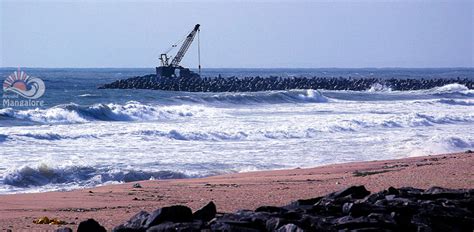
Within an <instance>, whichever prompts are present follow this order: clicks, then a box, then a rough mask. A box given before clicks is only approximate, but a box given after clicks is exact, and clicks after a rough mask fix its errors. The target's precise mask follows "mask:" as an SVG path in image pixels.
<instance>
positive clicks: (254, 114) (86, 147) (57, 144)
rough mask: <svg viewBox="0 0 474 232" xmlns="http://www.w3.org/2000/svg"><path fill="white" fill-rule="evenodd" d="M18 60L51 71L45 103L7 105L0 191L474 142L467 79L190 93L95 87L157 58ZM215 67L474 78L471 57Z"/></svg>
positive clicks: (473, 103)
mask: <svg viewBox="0 0 474 232" xmlns="http://www.w3.org/2000/svg"><path fill="white" fill-rule="evenodd" d="M15 70H16V69H14V68H1V69H0V74H1V75H0V77H1V80H2V81H3V80H5V78H7V77H8V75H10V74H11V73H12V72H14V71H15ZM22 70H23V71H25V72H26V73H27V74H28V75H30V76H34V77H38V78H40V79H42V80H43V81H44V84H45V87H46V90H45V93H44V95H43V96H42V97H41V98H40V99H38V100H41V101H43V103H44V104H43V105H42V106H26V107H25V106H13V107H8V106H5V105H0V107H1V108H0V194H11V193H22V192H44V191H54V190H60V191H63V190H71V189H77V188H85V187H93V186H98V185H105V184H114V183H123V182H130V181H137V180H148V179H167V178H193V177H202V176H209V175H217V174H224V173H235V172H247V171H257V170H272V169H286V168H297V167H301V168H304V167H314V166H320V165H325V164H334V163H343V162H352V161H368V160H381V159H394V158H404V157H410V156H419V155H428V154H439V153H446V152H458V151H465V150H468V149H471V150H473V149H474V132H473V131H474V90H469V89H468V88H467V87H466V86H463V85H461V84H450V85H446V86H440V87H437V88H433V89H429V90H418V91H392V90H390V88H389V87H387V86H373V87H372V88H369V89H367V90H365V91H328V90H324V89H321V90H288V91H266V92H250V93H249V92H247V93H188V92H167V91H159V90H133V89H98V86H100V85H103V84H105V83H110V82H112V81H115V80H118V79H125V78H129V77H133V76H139V75H146V74H150V73H153V72H154V70H153V69H133V68H129V69H120V68H110V69H35V68H28V69H22ZM219 74H221V75H222V76H223V77H226V76H237V77H245V76H257V75H258V76H262V77H267V76H284V77H293V76H306V77H311V76H318V77H346V78H348V77H351V78H364V77H377V78H425V79H429V78H457V77H460V78H469V79H474V69H472V68H450V69H397V68H390V69H373V68H367V69H331V68H327V69H207V70H204V71H203V76H217V75H219ZM3 100H5V96H4V98H3ZM3 103H4V102H3Z"/></svg>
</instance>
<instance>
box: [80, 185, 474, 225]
mask: <svg viewBox="0 0 474 232" xmlns="http://www.w3.org/2000/svg"><path fill="white" fill-rule="evenodd" d="M91 220H92V219H89V220H88V221H85V222H81V224H80V225H79V230H80V231H85V230H83V229H85V228H88V229H89V228H100V225H98V224H97V222H95V221H93V220H92V221H91ZM102 228H103V227H102ZM473 230H474V189H471V190H465V189H446V188H440V187H432V188H430V189H427V190H423V189H416V188H410V187H404V188H393V187H390V188H388V189H387V190H384V191H381V192H378V193H373V194H370V192H369V191H367V190H366V189H365V187H364V186H352V187H349V188H346V189H343V190H341V191H338V192H334V193H331V194H328V195H326V196H322V197H315V198H311V199H302V200H296V201H294V202H292V203H290V204H288V205H286V206H282V207H277V206H261V207H258V208H257V209H256V210H254V211H253V210H239V211H237V212H235V213H224V214H217V210H216V205H215V204H214V203H213V202H209V203H208V204H207V205H205V206H204V207H202V208H201V209H199V210H197V211H196V212H194V214H193V213H192V212H191V209H189V208H188V207H186V206H181V205H176V206H170V207H163V208H160V209H157V210H155V211H154V212H152V213H147V212H145V211H141V212H139V213H137V214H136V215H135V216H133V217H132V218H130V220H128V221H127V222H125V223H124V224H122V225H119V226H117V227H116V228H114V230H113V231H116V232H118V231H248V232H253V231H279V232H290V231H291V232H300V231H473ZM89 231H99V230H89Z"/></svg>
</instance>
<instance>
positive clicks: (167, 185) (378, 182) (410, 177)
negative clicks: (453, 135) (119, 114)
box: [0, 152, 474, 231]
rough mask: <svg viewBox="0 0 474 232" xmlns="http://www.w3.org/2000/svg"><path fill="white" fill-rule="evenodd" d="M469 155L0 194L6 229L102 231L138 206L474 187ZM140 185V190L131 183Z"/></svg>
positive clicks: (245, 205) (234, 204)
mask: <svg viewBox="0 0 474 232" xmlns="http://www.w3.org/2000/svg"><path fill="white" fill-rule="evenodd" d="M473 173H474V153H467V152H465V153H452V154H441V155H431V156H420V157H411V158H402V159H394V160H380V161H366V162H351V163H342V164H332V165H325V166H320V167H315V168H304V169H286V170H275V171H257V172H246V173H236V174H225V175H218V176H211V177H205V178H195V179H194V178H193V179H173V180H147V181H138V182H129V183H124V184H118V185H107V186H101V187H94V188H88V189H79V190H72V191H67V192H44V193H20V194H11V195H10V194H9V195H0V228H1V229H2V231H3V230H7V229H10V230H13V231H17V230H55V229H57V228H59V226H57V225H37V224H33V222H32V221H33V220H34V219H38V218H40V217H43V216H47V217H50V218H58V219H60V220H62V221H66V222H68V223H75V224H69V225H66V226H68V227H71V228H73V229H75V228H76V227H77V224H78V223H79V222H81V221H83V220H86V219H88V218H94V219H96V220H97V221H98V222H99V223H100V224H101V225H104V226H105V227H106V228H107V229H111V228H113V227H114V226H116V225H118V224H121V223H123V222H125V221H126V220H128V219H129V218H130V217H131V216H133V215H134V214H136V213H137V212H138V211H140V210H146V211H153V210H154V209H156V208H159V207H164V206H169V205H176V204H182V205H186V206H189V207H190V208H192V209H193V210H196V209H198V208H200V207H201V206H203V205H205V204H206V203H207V202H209V201H214V202H215V203H216V205H217V206H218V209H217V210H218V212H234V211H236V210H238V209H255V208H257V207H259V206H262V205H273V206H281V205H285V204H288V203H289V202H291V201H293V200H296V199H304V198H312V197H317V196H322V195H325V194H328V193H330V192H334V191H337V190H340V189H343V188H345V187H348V186H351V185H365V186H366V187H367V189H368V190H369V191H371V192H376V191H380V190H383V189H386V188H388V187H390V186H393V187H404V186H410V187H416V188H429V187H432V186H439V187H446V188H474V174H473ZM135 183H139V184H140V185H141V186H142V187H141V188H133V185H134V184H135Z"/></svg>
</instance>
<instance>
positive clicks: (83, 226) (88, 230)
mask: <svg viewBox="0 0 474 232" xmlns="http://www.w3.org/2000/svg"><path fill="white" fill-rule="evenodd" d="M92 231H93V232H106V231H107V230H105V228H104V227H103V226H101V225H100V224H99V223H98V222H97V221H96V220H94V219H87V220H86V221H82V222H81V223H79V226H78V227H77V232H92Z"/></svg>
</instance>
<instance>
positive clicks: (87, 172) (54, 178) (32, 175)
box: [3, 164, 191, 188]
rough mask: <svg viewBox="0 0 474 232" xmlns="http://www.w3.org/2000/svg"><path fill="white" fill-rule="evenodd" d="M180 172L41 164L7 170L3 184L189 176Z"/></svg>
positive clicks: (89, 183)
mask: <svg viewBox="0 0 474 232" xmlns="http://www.w3.org/2000/svg"><path fill="white" fill-rule="evenodd" d="M188 177H191V176H188V175H186V174H184V173H181V172H173V171H156V172H146V171H136V170H125V171H119V170H107V169H104V170H100V169H96V168H93V167H87V166H68V167H51V166H48V165H46V164H40V165H38V166H35V167H30V166H23V167H20V168H18V169H14V170H10V171H7V172H6V173H5V174H4V178H3V183H4V184H7V185H11V186H15V187H23V188H25V187H31V186H44V185H49V184H78V185H80V186H84V187H88V186H89V187H90V186H96V185H99V184H104V183H108V182H132V181H140V180H149V179H180V178H188Z"/></svg>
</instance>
